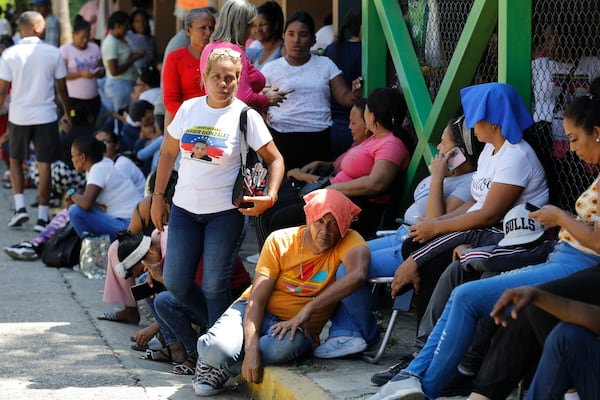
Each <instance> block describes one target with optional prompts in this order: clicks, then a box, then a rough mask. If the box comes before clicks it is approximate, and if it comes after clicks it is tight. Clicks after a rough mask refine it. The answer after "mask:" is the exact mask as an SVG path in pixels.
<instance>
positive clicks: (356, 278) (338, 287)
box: [273, 246, 371, 339]
mask: <svg viewBox="0 0 600 400" xmlns="http://www.w3.org/2000/svg"><path fill="white" fill-rule="evenodd" d="M370 259H371V253H370V252H369V248H368V247H366V246H359V247H355V248H353V249H351V250H350V251H348V253H346V254H345V255H344V257H342V262H343V263H344V265H345V266H346V274H345V275H344V276H343V277H341V278H340V279H338V280H336V281H335V282H333V283H332V284H331V285H329V286H328V287H327V288H326V289H325V290H323V292H321V293H320V294H319V295H318V296H317V297H315V298H314V300H313V301H311V302H309V303H308V304H306V305H305V306H304V307H303V308H302V310H300V312H299V313H298V314H296V315H295V316H294V317H293V318H292V319H290V320H289V321H281V322H278V323H277V324H275V325H273V331H274V334H276V335H279V337H280V338H283V336H284V335H285V334H286V332H287V331H291V333H290V338H291V339H293V337H294V335H295V334H296V329H297V328H299V327H302V329H303V331H304V334H305V335H307V334H308V322H309V321H310V317H311V316H312V314H313V313H314V312H316V311H318V310H321V309H323V308H329V307H331V306H332V305H334V304H337V303H339V302H340V300H342V299H343V298H344V297H346V296H348V295H349V294H351V293H352V292H354V291H355V290H357V289H358V288H359V287H361V286H362V285H364V283H365V282H366V281H367V273H368V270H369V263H370Z"/></svg>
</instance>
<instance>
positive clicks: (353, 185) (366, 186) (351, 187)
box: [332, 160, 399, 196]
mask: <svg viewBox="0 0 600 400" xmlns="http://www.w3.org/2000/svg"><path fill="white" fill-rule="evenodd" d="M398 170H399V168H398V166H397V165H396V164H394V163H393V162H391V161H388V160H377V161H375V164H374V165H373V168H371V172H370V173H369V175H366V176H361V177H360V178H357V179H353V180H351V181H348V182H341V183H336V184H335V185H333V186H332V188H333V189H335V190H337V191H340V192H342V193H343V194H345V195H346V196H376V195H379V194H382V193H385V191H386V190H388V189H389V187H390V186H391V185H392V182H393V181H394V178H395V177H396V175H397V174H398Z"/></svg>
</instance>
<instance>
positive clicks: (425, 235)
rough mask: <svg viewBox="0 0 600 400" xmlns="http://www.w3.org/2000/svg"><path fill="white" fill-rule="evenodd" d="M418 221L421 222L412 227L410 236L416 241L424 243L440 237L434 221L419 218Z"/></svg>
mask: <svg viewBox="0 0 600 400" xmlns="http://www.w3.org/2000/svg"><path fill="white" fill-rule="evenodd" d="M416 219H417V220H419V221H421V222H420V223H419V224H418V225H411V226H410V232H409V233H408V236H409V237H411V238H413V240H414V241H416V242H419V243H424V242H426V241H428V240H430V239H433V238H434V237H436V236H438V233H437V232H436V229H435V228H436V226H435V225H436V223H435V221H434V220H433V219H429V218H422V217H417V218H416Z"/></svg>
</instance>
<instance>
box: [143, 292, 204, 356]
mask: <svg viewBox="0 0 600 400" xmlns="http://www.w3.org/2000/svg"><path fill="white" fill-rule="evenodd" d="M148 300H151V299H148ZM148 303H150V301H149V302H148ZM152 303H153V305H152V306H151V308H153V309H154V316H155V317H156V322H157V323H158V326H159V327H160V332H161V333H162V335H163V337H164V338H165V343H166V344H167V345H171V344H175V343H181V344H183V347H184V348H185V352H186V353H187V354H193V353H195V352H196V342H197V341H198V335H197V334H196V331H195V330H194V329H193V328H192V323H194V324H196V325H200V326H204V327H205V326H206V311H205V312H204V313H203V314H196V313H195V312H194V311H192V310H190V309H188V308H187V307H185V306H184V305H183V304H181V302H180V301H179V300H177V299H176V298H175V296H173V293H171V292H169V291H168V290H166V291H164V292H160V293H158V294H157V295H156V296H155V297H154V299H153V301H152Z"/></svg>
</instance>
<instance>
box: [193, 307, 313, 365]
mask: <svg viewBox="0 0 600 400" xmlns="http://www.w3.org/2000/svg"><path fill="white" fill-rule="evenodd" d="M247 305H248V301H247V300H240V301H236V302H235V303H233V304H232V305H231V307H229V308H228V309H227V311H225V313H224V314H223V315H222V316H221V318H219V319H218V320H217V322H215V324H214V325H213V326H212V327H211V328H210V329H209V330H208V332H206V333H205V334H204V335H202V336H200V339H198V360H200V361H201V362H203V363H204V364H208V365H210V366H211V367H214V368H221V369H224V370H226V371H227V372H228V373H229V375H230V376H236V375H239V374H240V373H241V372H242V362H243V361H244V315H245V313H246V306H247ZM279 321H281V320H280V319H279V318H277V317H275V316H274V315H271V314H269V313H265V315H264V318H263V322H262V325H261V327H260V339H259V341H258V346H259V349H260V356H261V358H262V364H263V365H276V364H284V363H288V362H291V361H294V360H295V359H297V358H298V357H300V356H301V355H303V354H307V353H309V352H310V351H312V349H313V340H312V336H311V335H310V334H309V335H308V337H305V336H304V333H303V332H302V331H301V330H300V329H298V331H297V332H296V335H295V336H294V340H293V341H291V340H290V332H289V331H288V332H287V333H286V334H285V336H284V337H283V339H281V340H279V337H271V334H272V332H273V329H272V327H273V325H275V324H276V323H277V322H279Z"/></svg>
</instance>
